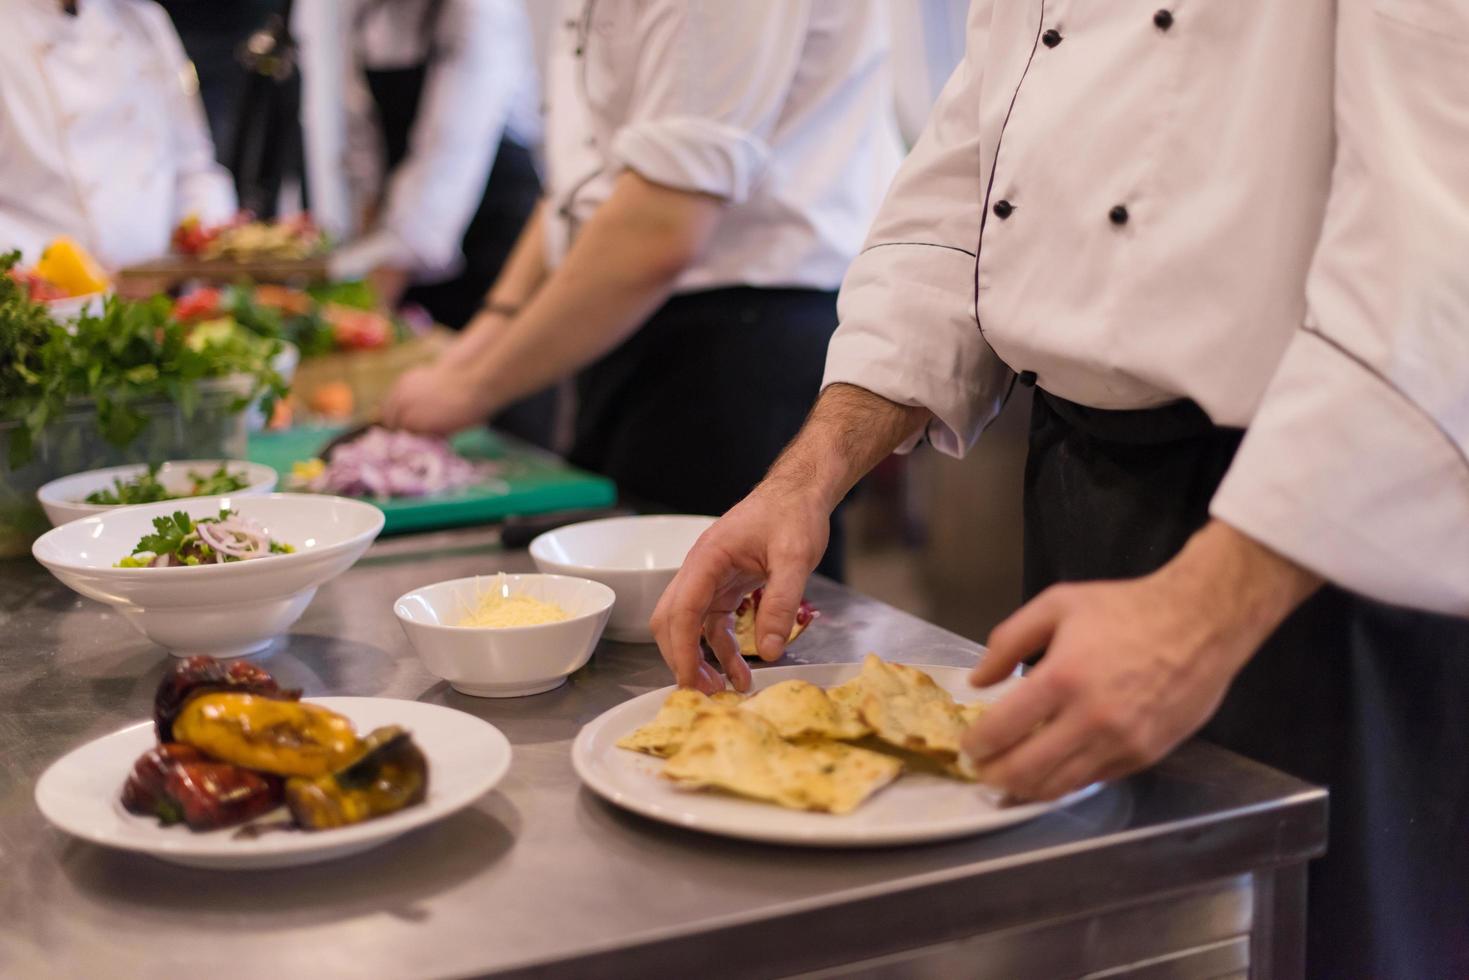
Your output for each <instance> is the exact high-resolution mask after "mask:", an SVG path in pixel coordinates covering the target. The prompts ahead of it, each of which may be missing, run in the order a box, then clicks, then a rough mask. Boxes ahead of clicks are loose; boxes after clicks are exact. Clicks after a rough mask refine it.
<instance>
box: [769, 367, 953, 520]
mask: <svg viewBox="0 0 1469 980" xmlns="http://www.w3.org/2000/svg"><path fill="white" fill-rule="evenodd" d="M929 417H930V414H929V412H928V410H927V409H925V408H919V407H915V406H912V405H900V404H898V403H897V402H892V401H888V400H887V399H886V398H883V397H882V396H881V395H877V394H874V393H872V392H870V391H868V390H867V389H866V388H859V387H857V386H856V385H850V384H834V385H831V386H830V387H828V388H827V389H826V390H825V391H824V392H822V394H821V397H820V399H818V400H817V402H816V407H815V408H813V409H812V410H811V415H810V417H808V418H807V419H806V424H805V425H804V426H802V427H801V432H800V434H799V435H797V436H796V438H795V439H794V440H793V441H792V442H791V444H790V445H789V446H787V447H786V450H785V452H783V453H781V455H780V458H779V459H777V460H776V461H775V465H774V466H772V467H771V468H770V473H769V474H768V475H767V476H766V477H765V479H764V481H762V483H761V487H762V488H764V489H767V490H772V491H774V492H777V493H801V494H814V495H816V497H817V499H819V501H820V502H821V505H822V506H824V507H826V508H827V509H828V510H832V509H835V507H836V505H837V504H839V503H841V500H842V498H843V497H845V496H846V495H847V493H848V492H849V491H850V490H851V489H852V487H854V486H856V484H857V481H858V480H860V479H862V477H863V476H865V475H866V474H867V472H868V471H869V470H871V469H872V468H873V467H874V466H876V465H877V464H878V463H880V462H882V461H883V460H884V459H886V458H887V457H888V455H889V454H891V453H892V452H893V450H895V449H897V448H898V446H900V445H902V444H903V442H905V441H906V440H907V439H908V437H909V436H911V435H912V434H913V433H914V432H917V431H918V430H919V429H920V428H922V427H923V426H924V425H925V424H926V423H927V422H928V419H929Z"/></svg>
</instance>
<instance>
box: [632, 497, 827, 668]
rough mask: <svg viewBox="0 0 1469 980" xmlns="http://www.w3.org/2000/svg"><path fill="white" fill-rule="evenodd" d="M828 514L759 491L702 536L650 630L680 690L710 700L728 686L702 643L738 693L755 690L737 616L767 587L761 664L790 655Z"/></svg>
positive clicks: (800, 500) (807, 500)
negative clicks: (758, 590) (756, 591)
mask: <svg viewBox="0 0 1469 980" xmlns="http://www.w3.org/2000/svg"><path fill="white" fill-rule="evenodd" d="M828 513H829V510H828V509H827V508H826V507H825V506H824V504H823V503H822V502H821V501H818V500H814V499H811V497H810V496H809V495H807V494H803V493H802V492H800V491H799V490H791V491H789V492H782V491H780V490H778V489H776V488H775V487H772V486H770V485H768V483H767V484H762V485H761V486H760V487H757V488H756V489H755V490H754V491H753V492H752V493H751V494H750V495H749V496H748V497H746V498H745V499H744V500H742V501H740V502H739V503H738V504H736V505H735V506H734V508H733V509H732V510H730V512H729V513H727V514H725V515H724V517H722V518H720V519H719V520H718V521H717V522H715V524H714V525H713V526H712V527H710V528H709V530H707V531H705V532H704V533H703V534H702V535H700V537H699V540H698V542H697V543H695V545H694V547H693V548H692V549H691V550H690V551H689V554H688V557H687V558H686V559H684V564H683V568H682V569H680V571H679V573H678V575H677V576H676V577H675V578H674V580H673V582H672V583H671V584H670V585H669V586H668V589H667V590H666V591H665V592H664V593H663V597H662V598H661V599H660V600H659V601H658V606H657V608H656V609H654V611H653V617H652V620H651V626H652V629H653V636H654V638H655V639H656V640H657V641H658V649H659V650H660V651H661V652H662V654H663V659H664V660H665V661H666V662H667V663H668V666H669V667H670V668H672V670H673V673H674V677H675V678H676V679H677V681H678V684H679V686H680V687H692V688H696V689H697V690H700V691H703V692H704V693H705V694H713V693H715V692H717V691H719V690H722V689H723V688H724V678H722V677H720V676H719V673H718V672H717V671H715V670H714V669H713V668H712V667H710V666H709V665H708V664H706V663H705V662H704V656H703V653H702V651H701V650H700V648H699V638H700V636H701V635H702V636H704V637H705V638H707V640H708V642H709V646H710V647H711V648H712V649H713V650H714V655H715V656H716V657H717V658H718V659H719V663H720V665H721V666H723V668H724V671H725V673H726V674H727V675H728V677H729V679H730V682H731V683H732V684H733V685H734V687H735V690H737V691H746V690H749V687H750V668H749V666H748V665H746V663H745V661H744V658H743V657H741V656H740V645H739V642H738V640H737V639H736V636H735V612H736V610H738V609H739V607H740V604H741V602H742V601H743V600H744V598H745V597H746V596H747V595H749V594H750V593H751V592H752V591H753V590H754V589H756V588H758V587H760V586H762V585H763V586H764V591H763V595H762V599H761V602H760V604H759V608H758V610H757V612H756V618H755V641H756V649H757V651H758V653H759V655H760V658H761V659H762V660H775V659H777V658H779V657H780V655H781V653H782V652H783V651H784V650H785V647H786V643H787V642H788V640H789V638H790V636H791V632H792V629H793V628H794V627H795V625H796V618H797V613H798V611H799V610H800V608H801V604H802V592H803V590H804V589H805V586H806V579H807V578H809V577H810V575H811V572H812V570H813V569H814V568H815V567H816V565H817V563H818V562H819V561H820V560H821V556H822V554H823V553H824V552H825V551H826V544H827V537H828V535H829V533H830V531H829V524H828V520H827V517H828Z"/></svg>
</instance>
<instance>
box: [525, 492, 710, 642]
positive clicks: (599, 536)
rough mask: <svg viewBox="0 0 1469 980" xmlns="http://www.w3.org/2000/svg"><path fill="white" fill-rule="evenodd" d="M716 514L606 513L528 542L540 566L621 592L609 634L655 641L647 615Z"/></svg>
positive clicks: (533, 556) (632, 640)
mask: <svg viewBox="0 0 1469 980" xmlns="http://www.w3.org/2000/svg"><path fill="white" fill-rule="evenodd" d="M713 523H714V518H712V517H695V516H691V515H687V514H673V515H647V516H640V517H608V518H604V519H602V520H598V521H585V522H583V523H581V524H571V525H568V526H566V527H562V528H557V529H556V530H554V531H547V532H546V533H545V534H542V535H541V536H540V537H538V538H536V539H535V540H534V541H532V542H531V543H530V556H531V558H532V559H533V560H534V561H535V563H536V568H538V569H540V570H541V571H543V572H552V573H555V574H557V575H575V576H578V577H581V578H589V579H592V580H593V581H595V582H601V583H602V584H603V585H606V586H609V587H610V588H611V589H612V591H614V592H616V593H617V602H616V603H615V604H614V605H613V607H612V616H611V618H610V619H609V620H608V621H607V638H608V639H609V640H619V641H621V642H623V643H651V642H652V641H653V634H652V632H651V631H650V630H649V629H648V619H649V617H651V616H652V615H653V608H654V607H655V606H657V605H658V599H659V597H660V596H662V595H663V590H664V589H666V588H668V583H669V582H672V581H673V576H674V575H676V574H678V570H679V568H680V567H682V566H683V560H684V558H685V557H686V556H687V555H688V553H689V549H690V548H692V547H693V546H694V542H695V541H697V540H699V535H701V534H703V533H704V532H705V530H707V529H708V527H709V525H711V524H713Z"/></svg>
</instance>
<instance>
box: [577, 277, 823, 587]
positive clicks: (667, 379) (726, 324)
mask: <svg viewBox="0 0 1469 980" xmlns="http://www.w3.org/2000/svg"><path fill="white" fill-rule="evenodd" d="M836 325H837V313H836V293H834V292H826V291H823V290H815V289H757V288H754V287H751V286H736V287H729V288H724V289H710V290H705V291H702V292H695V293H684V294H681V295H678V296H674V297H673V298H671V299H669V300H668V302H666V303H665V304H663V306H662V307H661V308H659V309H658V311H657V312H655V313H654V314H653V315H652V316H651V317H649V318H648V321H647V322H646V323H645V324H643V326H642V327H641V328H640V329H639V330H638V332H637V333H635V334H633V335H632V337H630V338H629V339H628V340H627V341H625V342H624V343H623V344H622V345H621V346H619V347H618V348H617V349H615V350H613V351H612V352H611V353H610V354H608V355H607V356H606V357H604V358H602V359H601V360H600V361H597V362H596V363H594V364H592V365H590V366H589V367H588V368H586V370H584V371H583V372H582V373H581V374H580V376H579V377H578V378H577V385H576V389H577V420H576V439H575V444H574V445H573V447H572V450H571V454H570V458H571V462H573V463H574V464H576V465H578V466H581V467H584V468H586V469H589V470H593V471H595V472H598V473H603V474H605V475H607V476H609V477H611V478H612V479H613V480H615V481H616V482H617V486H618V489H619V490H621V492H622V493H623V494H625V495H627V496H629V497H631V498H633V499H637V500H643V501H648V502H651V503H654V504H658V505H662V506H665V507H669V508H671V509H673V510H676V511H681V512H684V513H689V514H714V515H719V514H723V513H724V512H725V511H726V510H728V509H729V508H731V507H733V506H734V505H735V504H737V503H739V501H740V500H741V499H743V498H744V496H745V495H746V494H747V493H749V492H750V490H751V488H752V487H754V486H755V484H756V483H758V482H760V479H761V477H763V476H764V475H765V471H766V470H768V469H769V468H770V464H771V463H773V462H775V457H776V456H778V455H779V454H780V451H781V450H782V449H784V448H785V446H786V443H788V442H790V441H791V439H792V438H794V437H795V435H796V432H797V431H798V430H799V429H800V428H801V423H802V422H803V421H805V418H806V414H807V413H808V412H809V411H810V410H811V406H812V404H814V403H815V401H816V396H817V395H818V394H819V393H820V390H821V375H822V370H823V367H824V365H825V363H826V346H827V343H828V342H829V341H830V340H831V335H832V331H834V330H835V329H836ZM843 551H844V548H843V540H842V521H841V517H840V515H839V514H837V515H833V517H832V526H831V545H830V547H829V548H828V549H827V553H826V557H825V558H824V559H823V560H822V563H821V565H820V566H819V567H818V568H817V571H819V572H821V573H822V574H825V575H830V576H832V577H833V578H838V579H839V578H840V577H841V573H842V557H843Z"/></svg>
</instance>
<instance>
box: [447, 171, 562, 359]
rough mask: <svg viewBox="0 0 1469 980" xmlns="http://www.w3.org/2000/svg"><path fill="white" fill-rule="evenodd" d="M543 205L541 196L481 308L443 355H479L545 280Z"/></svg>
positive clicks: (471, 357)
mask: <svg viewBox="0 0 1469 980" xmlns="http://www.w3.org/2000/svg"><path fill="white" fill-rule="evenodd" d="M545 208H546V202H545V201H544V200H542V201H541V202H540V203H539V204H537V205H536V207H535V210H534V211H532V212H531V216H530V218H529V219H528V220H527V221H526V223H525V227H524V228H522V229H521V230H520V237H518V238H517V239H516V240H515V247H514V248H512V249H511V250H510V257H509V258H508V259H506V260H505V265H504V266H503V267H502V268H501V269H500V274H499V276H497V277H496V278H495V284H494V285H493V286H491V287H490V290H489V292H487V293H486V294H485V299H484V304H483V308H482V309H481V310H480V312H479V313H478V314H476V315H475V318H474V319H473V320H471V321H470V323H469V326H468V327H466V328H465V329H464V331H463V332H462V333H461V334H460V335H459V336H458V337H457V338H455V340H454V343H453V345H452V346H451V347H450V348H449V351H448V352H447V354H446V355H445V356H446V357H449V358H452V359H454V360H456V361H460V362H465V361H469V360H473V359H474V358H477V357H480V356H483V355H484V354H485V353H486V352H487V351H488V350H489V349H490V348H491V347H492V346H494V345H495V343H496V342H497V341H498V340H499V338H500V336H501V334H502V333H503V332H504V330H505V326H506V323H507V321H508V319H509V316H510V314H511V312H512V311H517V310H520V309H522V308H523V307H525V306H526V305H527V304H528V303H529V302H530V301H531V299H532V298H533V297H534V296H535V294H536V291H537V290H539V289H540V288H541V285H542V284H543V283H544V282H545V281H546V271H547V270H546V248H545V226H544V224H543V215H544V213H545Z"/></svg>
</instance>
